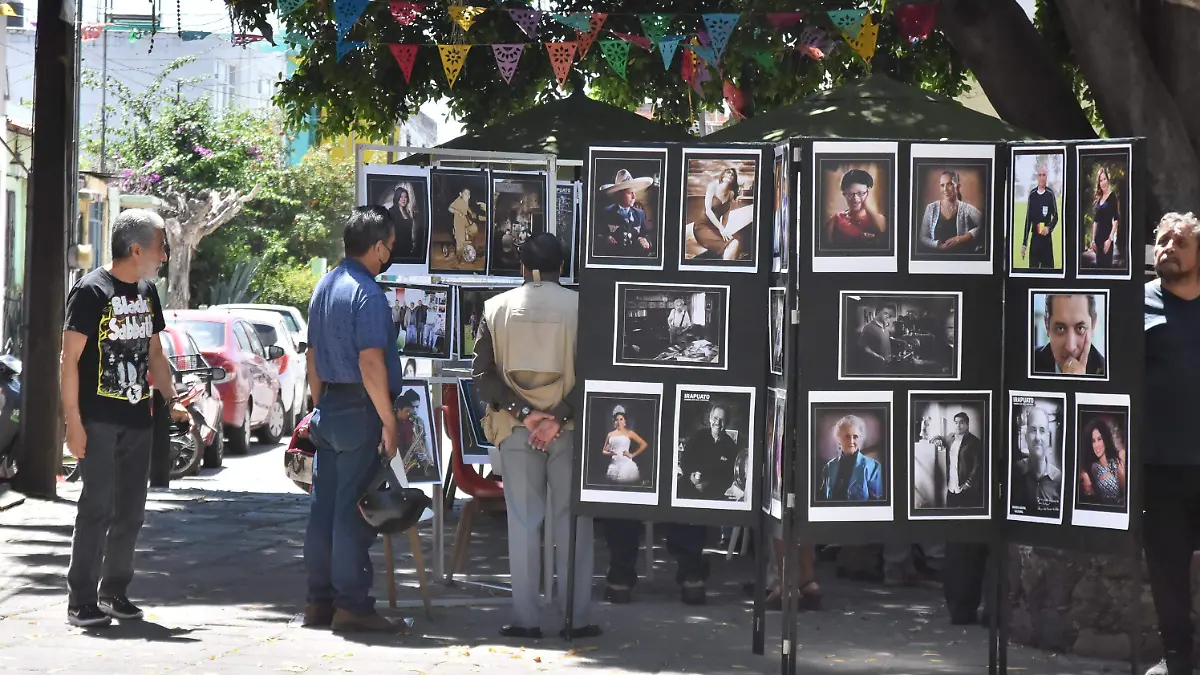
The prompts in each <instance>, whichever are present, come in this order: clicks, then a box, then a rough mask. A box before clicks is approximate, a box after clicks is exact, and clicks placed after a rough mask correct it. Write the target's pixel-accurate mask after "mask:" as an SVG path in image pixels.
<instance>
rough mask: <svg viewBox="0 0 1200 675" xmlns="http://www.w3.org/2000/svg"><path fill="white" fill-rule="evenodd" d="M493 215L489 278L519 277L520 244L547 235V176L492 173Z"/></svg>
mask: <svg viewBox="0 0 1200 675" xmlns="http://www.w3.org/2000/svg"><path fill="white" fill-rule="evenodd" d="M491 214H492V234H491V238H490V241H491V244H490V246H489V248H488V261H487V262H488V275H489V276H494V277H519V276H521V261H520V259H519V258H518V256H517V253H518V251H519V250H520V248H521V244H524V243H525V240H526V239H528V238H530V237H532V236H533V235H535V234H539V233H542V232H545V231H546V176H545V174H541V173H517V172H502V171H493V172H492V208H491Z"/></svg>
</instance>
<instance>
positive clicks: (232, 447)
mask: <svg viewBox="0 0 1200 675" xmlns="http://www.w3.org/2000/svg"><path fill="white" fill-rule="evenodd" d="M253 406H254V401H253V400H248V401H246V410H245V411H244V412H243V413H242V424H241V426H236V427H235V426H229V425H226V426H225V434H226V435H227V436H229V454H231V455H244V454H246V453H247V452H249V451H250V410H251V409H252V407H253Z"/></svg>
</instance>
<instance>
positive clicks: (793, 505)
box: [787, 492, 796, 509]
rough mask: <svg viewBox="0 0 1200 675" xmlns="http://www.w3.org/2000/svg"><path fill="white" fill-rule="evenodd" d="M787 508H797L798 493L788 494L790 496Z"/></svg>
mask: <svg viewBox="0 0 1200 675" xmlns="http://www.w3.org/2000/svg"><path fill="white" fill-rule="evenodd" d="M787 507H788V508H789V509H794V508H796V493H795V492H789V493H788V496H787Z"/></svg>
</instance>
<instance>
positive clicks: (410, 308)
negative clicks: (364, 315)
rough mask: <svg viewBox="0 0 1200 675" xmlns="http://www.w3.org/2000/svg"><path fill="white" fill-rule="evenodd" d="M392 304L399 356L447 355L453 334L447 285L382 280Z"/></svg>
mask: <svg viewBox="0 0 1200 675" xmlns="http://www.w3.org/2000/svg"><path fill="white" fill-rule="evenodd" d="M382 285H383V287H384V291H385V292H386V293H387V296H388V302H389V303H390V304H391V306H392V321H393V322H394V323H395V325H396V333H397V338H396V348H397V349H398V350H399V351H400V354H401V356H423V357H425V358H431V359H449V358H450V355H451V353H452V351H451V350H452V348H453V344H452V342H453V339H454V334H453V333H452V332H451V330H450V329H451V328H452V327H453V326H452V324H451V323H450V321H451V317H453V316H454V313H453V307H451V302H450V299H451V298H452V297H453V292H454V289H453V288H452V287H450V286H417V285H397V284H391V283H386V284H382Z"/></svg>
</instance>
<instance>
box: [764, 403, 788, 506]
mask: <svg viewBox="0 0 1200 675" xmlns="http://www.w3.org/2000/svg"><path fill="white" fill-rule="evenodd" d="M786 413H787V391H786V390H784V389H775V388H771V389H768V390H767V430H766V433H767V462H766V464H765V469H766V471H765V473H766V482H767V483H766V484H767V496H766V498H765V499H764V500H763V511H766V512H767V514H768V515H770V516H771V517H772V518H776V519H779V518H783V425H784V422H785V421H786Z"/></svg>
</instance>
